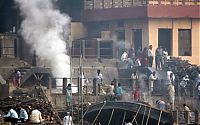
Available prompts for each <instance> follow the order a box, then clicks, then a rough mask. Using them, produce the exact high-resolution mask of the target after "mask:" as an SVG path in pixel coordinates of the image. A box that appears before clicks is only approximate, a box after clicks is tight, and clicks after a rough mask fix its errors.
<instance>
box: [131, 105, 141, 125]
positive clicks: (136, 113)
mask: <svg viewBox="0 0 200 125" xmlns="http://www.w3.org/2000/svg"><path fill="white" fill-rule="evenodd" d="M140 109H141V105H140V107H139V108H138V110H137V113H136V114H135V117H134V118H133V120H132V123H133V121H134V120H135V118H136V117H137V115H138V113H139V111H140Z"/></svg>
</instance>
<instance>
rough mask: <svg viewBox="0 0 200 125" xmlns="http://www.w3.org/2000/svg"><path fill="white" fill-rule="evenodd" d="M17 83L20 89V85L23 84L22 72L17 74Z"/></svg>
mask: <svg viewBox="0 0 200 125" xmlns="http://www.w3.org/2000/svg"><path fill="white" fill-rule="evenodd" d="M16 83H17V86H18V87H19V86H20V83H21V72H20V71H17V72H16Z"/></svg>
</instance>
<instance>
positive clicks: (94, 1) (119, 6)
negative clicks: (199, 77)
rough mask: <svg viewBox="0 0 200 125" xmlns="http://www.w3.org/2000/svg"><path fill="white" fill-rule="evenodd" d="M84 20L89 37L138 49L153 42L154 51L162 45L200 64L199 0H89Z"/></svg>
mask: <svg viewBox="0 0 200 125" xmlns="http://www.w3.org/2000/svg"><path fill="white" fill-rule="evenodd" d="M82 22H83V24H84V26H85V29H87V37H91V38H100V39H102V40H113V42H114V46H118V47H119V46H124V48H130V47H131V46H133V47H134V48H135V50H138V49H140V48H144V47H148V46H149V45H152V46H153V53H155V49H156V48H157V47H158V46H162V47H163V48H166V49H167V51H168V53H169V54H170V55H171V56H173V57H180V58H182V59H185V60H189V61H190V62H191V63H193V64H197V65H200V1H198V0H85V1H84V10H83V12H82ZM114 48H115V47H114ZM114 53H115V52H114ZM116 56H118V55H115V57H116Z"/></svg>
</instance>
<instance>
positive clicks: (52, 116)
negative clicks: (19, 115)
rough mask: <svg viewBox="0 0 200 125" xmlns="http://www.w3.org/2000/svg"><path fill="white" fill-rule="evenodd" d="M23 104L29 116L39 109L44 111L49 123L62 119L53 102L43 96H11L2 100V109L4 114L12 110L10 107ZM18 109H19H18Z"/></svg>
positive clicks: (0, 102) (43, 115)
mask: <svg viewBox="0 0 200 125" xmlns="http://www.w3.org/2000/svg"><path fill="white" fill-rule="evenodd" d="M17 104H21V106H22V107H23V108H24V109H26V111H27V112H28V114H29V116H30V114H31V111H32V110H34V109H36V108H37V109H38V110H39V111H40V112H41V113H42V118H43V119H45V121H46V122H47V123H55V124H56V123H59V122H60V119H59V118H58V117H57V114H56V113H55V111H54V110H53V108H52V106H51V104H50V103H49V102H47V101H45V100H44V99H43V98H31V97H29V96H19V97H11V96H9V97H8V98H6V99H3V100H0V111H2V112H3V113H4V114H7V112H8V111H9V110H10V108H13V109H16V105H17ZM16 111H17V110H16Z"/></svg>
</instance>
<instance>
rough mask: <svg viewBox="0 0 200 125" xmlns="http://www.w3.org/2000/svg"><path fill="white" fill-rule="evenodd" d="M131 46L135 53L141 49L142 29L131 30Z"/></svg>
mask: <svg viewBox="0 0 200 125" xmlns="http://www.w3.org/2000/svg"><path fill="white" fill-rule="evenodd" d="M132 32H133V44H134V48H135V51H138V49H142V29H133V31H132Z"/></svg>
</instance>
